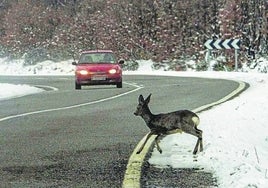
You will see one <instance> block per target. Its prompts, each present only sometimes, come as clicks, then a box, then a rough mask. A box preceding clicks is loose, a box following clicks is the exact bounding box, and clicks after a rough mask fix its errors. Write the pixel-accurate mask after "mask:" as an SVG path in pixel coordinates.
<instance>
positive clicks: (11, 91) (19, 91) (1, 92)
mask: <svg viewBox="0 0 268 188" xmlns="http://www.w3.org/2000/svg"><path fill="white" fill-rule="evenodd" d="M0 82H1V81H0ZM42 91H44V90H42V89H39V88H36V87H33V86H29V85H24V84H22V85H21V84H20V85H14V84H8V83H0V101H1V100H7V99H11V98H15V97H22V96H25V95H30V94H35V93H40V92H42Z"/></svg>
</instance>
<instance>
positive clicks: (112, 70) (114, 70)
mask: <svg viewBox="0 0 268 188" xmlns="http://www.w3.org/2000/svg"><path fill="white" fill-rule="evenodd" d="M116 72H117V71H116V69H110V70H109V73H110V74H115V73H116Z"/></svg>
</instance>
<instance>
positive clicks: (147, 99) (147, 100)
mask: <svg viewBox="0 0 268 188" xmlns="http://www.w3.org/2000/svg"><path fill="white" fill-rule="evenodd" d="M151 95H152V93H150V95H149V96H148V97H147V98H146V99H145V103H146V104H149V102H150V99H151Z"/></svg>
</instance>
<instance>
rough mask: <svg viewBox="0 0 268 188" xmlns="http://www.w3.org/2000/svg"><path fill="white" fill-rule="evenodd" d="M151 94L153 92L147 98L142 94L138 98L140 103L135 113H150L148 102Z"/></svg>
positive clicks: (138, 114) (137, 114) (139, 114)
mask: <svg viewBox="0 0 268 188" xmlns="http://www.w3.org/2000/svg"><path fill="white" fill-rule="evenodd" d="M151 95H152V94H150V95H149V96H148V97H147V98H146V99H145V100H144V98H143V96H142V95H140V96H139V99H138V102H139V104H138V106H137V109H136V111H135V112H134V115H136V116H142V115H143V114H146V113H148V110H149V107H148V104H149V102H150V98H151ZM149 111H150V110H149Z"/></svg>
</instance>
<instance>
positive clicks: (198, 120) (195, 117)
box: [192, 116, 200, 127]
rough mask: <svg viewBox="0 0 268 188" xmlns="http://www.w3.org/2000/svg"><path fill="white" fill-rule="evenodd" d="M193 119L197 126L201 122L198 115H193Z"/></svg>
mask: <svg viewBox="0 0 268 188" xmlns="http://www.w3.org/2000/svg"><path fill="white" fill-rule="evenodd" d="M192 121H193V122H194V126H195V127H197V125H198V124H199V123H200V119H199V117H198V116H193V117H192Z"/></svg>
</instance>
